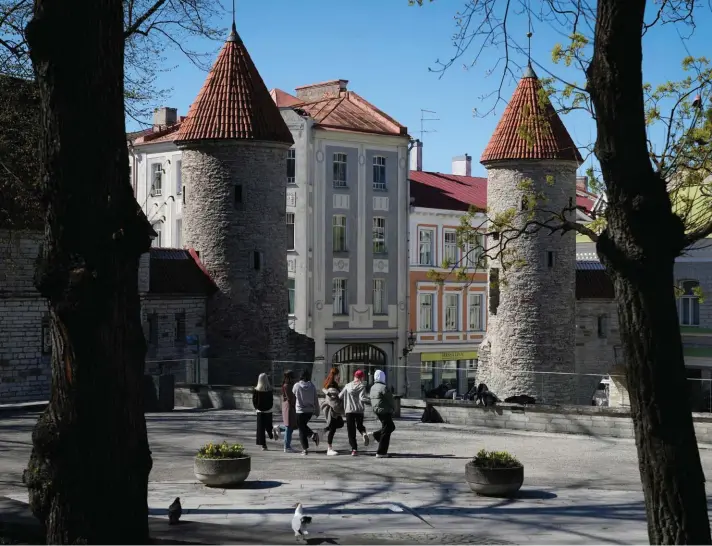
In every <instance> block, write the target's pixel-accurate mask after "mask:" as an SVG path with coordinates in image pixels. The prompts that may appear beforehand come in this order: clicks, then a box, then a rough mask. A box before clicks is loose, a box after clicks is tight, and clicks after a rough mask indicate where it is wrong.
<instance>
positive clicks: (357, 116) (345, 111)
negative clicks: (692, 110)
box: [289, 86, 408, 136]
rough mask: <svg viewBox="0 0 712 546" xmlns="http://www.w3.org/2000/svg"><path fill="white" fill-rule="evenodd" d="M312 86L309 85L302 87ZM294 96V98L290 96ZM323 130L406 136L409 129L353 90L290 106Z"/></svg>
mask: <svg viewBox="0 0 712 546" xmlns="http://www.w3.org/2000/svg"><path fill="white" fill-rule="evenodd" d="M303 87H309V86H303ZM290 96H291V95H290ZM289 106H293V107H294V108H295V109H298V110H301V111H303V113H304V114H306V115H308V116H309V117H311V118H312V119H314V121H315V122H316V123H317V126H318V127H319V128H321V129H334V130H341V131H356V132H360V133H375V134H382V135H396V136H406V135H407V134H408V128H407V127H405V126H404V125H401V124H400V123H398V122H397V121H396V120H395V119H393V118H392V117H390V116H389V115H388V114H386V113H385V112H383V111H382V110H379V109H378V108H376V107H375V106H374V105H373V104H371V103H370V102H368V101H367V100H365V99H364V98H363V97H361V96H360V95H358V94H356V93H354V92H353V91H339V92H338V93H337V94H335V96H325V97H322V98H320V99H319V100H315V101H308V102H301V101H300V102H297V103H295V104H291V105H289Z"/></svg>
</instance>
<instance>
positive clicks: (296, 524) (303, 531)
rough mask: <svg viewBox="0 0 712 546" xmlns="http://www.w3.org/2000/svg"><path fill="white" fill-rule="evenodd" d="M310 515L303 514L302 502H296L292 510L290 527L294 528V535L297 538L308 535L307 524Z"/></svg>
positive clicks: (309, 521)
mask: <svg viewBox="0 0 712 546" xmlns="http://www.w3.org/2000/svg"><path fill="white" fill-rule="evenodd" d="M311 521H312V519H311V516H305V515H304V510H303V509H302V503H301V502H298V503H297V509H296V510H295V511H294V517H293V518H292V529H293V530H294V536H295V537H297V540H299V539H300V538H301V537H302V536H304V535H308V534H309V533H308V531H307V525H309V524H310V523H311Z"/></svg>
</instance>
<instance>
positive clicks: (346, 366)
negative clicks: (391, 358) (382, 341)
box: [331, 343, 388, 386]
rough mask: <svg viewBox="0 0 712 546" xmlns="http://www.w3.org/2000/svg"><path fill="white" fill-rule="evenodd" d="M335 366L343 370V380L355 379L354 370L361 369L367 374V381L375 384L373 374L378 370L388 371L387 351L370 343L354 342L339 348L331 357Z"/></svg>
mask: <svg viewBox="0 0 712 546" xmlns="http://www.w3.org/2000/svg"><path fill="white" fill-rule="evenodd" d="M331 364H332V365H333V366H338V367H339V369H340V370H341V373H340V375H341V382H342V383H348V382H349V381H351V380H352V379H353V375H354V372H355V371H356V370H358V369H361V370H363V371H364V373H365V374H366V382H367V384H368V385H369V386H370V385H371V384H373V374H374V372H375V371H376V370H383V371H384V372H385V371H386V366H387V364H388V358H387V357H386V353H385V351H383V350H382V349H379V348H378V347H376V346H375V345H371V344H370V343H352V344H351V345H346V346H345V347H342V348H341V349H339V350H338V351H337V352H336V354H334V356H333V358H332V359H331Z"/></svg>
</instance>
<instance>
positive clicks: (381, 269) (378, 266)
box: [373, 260, 388, 273]
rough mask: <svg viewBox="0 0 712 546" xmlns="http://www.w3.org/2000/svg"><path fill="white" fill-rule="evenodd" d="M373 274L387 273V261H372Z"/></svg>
mask: <svg viewBox="0 0 712 546" xmlns="http://www.w3.org/2000/svg"><path fill="white" fill-rule="evenodd" d="M373 272H374V273H388V260H373Z"/></svg>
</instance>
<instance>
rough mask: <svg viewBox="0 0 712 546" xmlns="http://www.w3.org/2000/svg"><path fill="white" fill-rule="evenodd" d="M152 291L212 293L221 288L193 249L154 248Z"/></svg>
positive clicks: (151, 271)
mask: <svg viewBox="0 0 712 546" xmlns="http://www.w3.org/2000/svg"><path fill="white" fill-rule="evenodd" d="M150 252H151V254H150V256H151V261H150V266H149V283H150V284H149V292H150V293H153V294H198V295H211V294H212V293H213V292H215V291H216V290H217V287H216V286H215V284H214V283H213V281H212V279H211V278H210V277H209V276H208V274H207V272H206V270H205V268H204V267H203V265H202V263H200V259H198V258H197V256H194V255H193V253H194V252H193V251H191V249H182V248H151V251H150Z"/></svg>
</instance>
